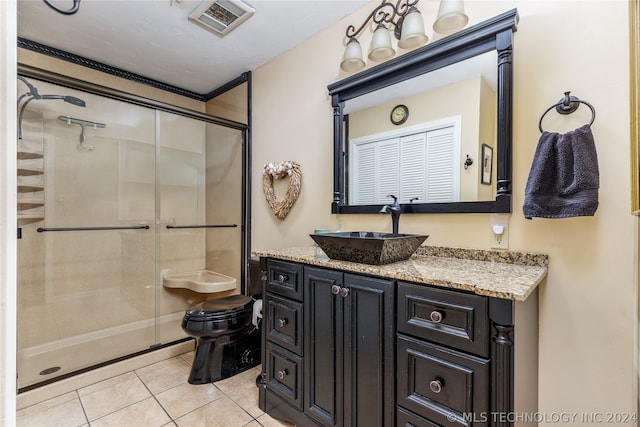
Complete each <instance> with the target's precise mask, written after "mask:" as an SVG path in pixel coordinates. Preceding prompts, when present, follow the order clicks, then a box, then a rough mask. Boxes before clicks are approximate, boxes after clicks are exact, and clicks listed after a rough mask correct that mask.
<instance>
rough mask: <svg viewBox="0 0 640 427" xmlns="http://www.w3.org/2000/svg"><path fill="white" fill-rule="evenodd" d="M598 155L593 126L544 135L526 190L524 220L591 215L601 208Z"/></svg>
mask: <svg viewBox="0 0 640 427" xmlns="http://www.w3.org/2000/svg"><path fill="white" fill-rule="evenodd" d="M599 187H600V175H599V172H598V155H597V153H596V145H595V142H594V140H593V134H592V133H591V126H589V125H584V126H582V127H580V128H578V129H576V130H574V131H571V132H567V133H564V134H559V133H555V132H543V133H542V135H541V136H540V140H539V141H538V146H537V147H536V153H535V156H534V158H533V163H532V165H531V171H530V172H529V179H528V180H527V186H526V188H525V195H524V206H523V207H522V211H523V213H524V217H525V218H527V219H531V218H533V217H539V218H567V217H573V216H590V215H593V214H594V213H595V212H596V209H597V208H598V188H599Z"/></svg>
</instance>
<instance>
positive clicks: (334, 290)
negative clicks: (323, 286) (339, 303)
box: [331, 285, 340, 295]
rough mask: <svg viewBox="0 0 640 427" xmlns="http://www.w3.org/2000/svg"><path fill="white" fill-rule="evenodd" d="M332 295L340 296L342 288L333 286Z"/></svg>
mask: <svg viewBox="0 0 640 427" xmlns="http://www.w3.org/2000/svg"><path fill="white" fill-rule="evenodd" d="M331 293H332V294H334V295H338V294H339V293H340V286H338V285H333V286H332V287H331Z"/></svg>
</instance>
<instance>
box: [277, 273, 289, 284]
mask: <svg viewBox="0 0 640 427" xmlns="http://www.w3.org/2000/svg"><path fill="white" fill-rule="evenodd" d="M288 279H289V277H288V276H287V275H286V274H278V282H280V283H283V282H286V281H287V280H288Z"/></svg>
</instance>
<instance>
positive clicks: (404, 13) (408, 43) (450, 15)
mask: <svg viewBox="0 0 640 427" xmlns="http://www.w3.org/2000/svg"><path fill="white" fill-rule="evenodd" d="M419 1H420V0H397V2H396V4H395V5H394V4H393V3H391V1H388V0H382V2H381V3H380V5H379V6H377V7H376V8H375V9H374V10H373V11H372V12H371V13H370V14H369V16H367V18H366V19H365V21H364V22H363V23H362V25H360V27H359V28H358V29H357V30H356V27H355V26H354V25H349V26H348V27H347V31H346V38H347V45H346V48H345V51H344V55H343V57H342V62H341V63H340V68H342V70H344V71H346V72H350V73H351V72H355V71H359V70H362V69H363V68H364V67H365V62H364V60H363V59H362V47H361V46H360V43H359V42H358V39H357V37H358V35H360V34H361V33H362V30H364V29H365V27H367V26H368V25H369V22H370V21H372V22H373V24H375V30H374V32H373V36H372V39H371V45H370V46H369V54H368V58H369V60H370V61H374V62H380V61H384V60H387V59H389V58H392V57H393V56H394V55H395V54H396V50H395V49H394V48H393V45H392V42H391V31H390V28H391V29H393V35H394V36H395V38H396V39H397V40H398V47H399V48H400V49H405V50H408V49H414V48H416V47H420V46H422V45H424V44H425V43H427V41H429V37H427V35H426V34H425V31H424V20H423V19H422V14H421V13H420V11H419V10H418V8H417V6H416V5H417V4H418V2H419ZM468 21H469V18H468V17H467V15H465V13H464V3H463V0H441V1H440V8H439V10H438V17H437V18H436V21H435V23H434V24H433V29H434V31H436V32H437V33H442V34H449V33H452V32H454V31H457V30H459V29H461V28H463V27H464V26H465V25H466V24H467V22H468Z"/></svg>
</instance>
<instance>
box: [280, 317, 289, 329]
mask: <svg viewBox="0 0 640 427" xmlns="http://www.w3.org/2000/svg"><path fill="white" fill-rule="evenodd" d="M287 323H289V319H287V318H286V317H285V318H283V319H278V326H279V327H281V328H284V325H286V324H287Z"/></svg>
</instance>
